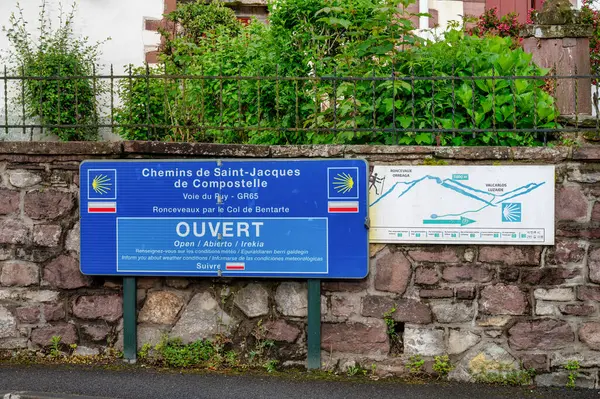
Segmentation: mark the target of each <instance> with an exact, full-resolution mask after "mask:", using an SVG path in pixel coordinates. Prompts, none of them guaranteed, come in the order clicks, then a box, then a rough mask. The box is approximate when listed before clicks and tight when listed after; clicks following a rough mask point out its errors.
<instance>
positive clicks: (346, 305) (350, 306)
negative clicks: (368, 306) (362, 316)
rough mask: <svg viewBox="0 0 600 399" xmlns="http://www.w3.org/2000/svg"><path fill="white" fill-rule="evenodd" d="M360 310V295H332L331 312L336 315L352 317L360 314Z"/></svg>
mask: <svg viewBox="0 0 600 399" xmlns="http://www.w3.org/2000/svg"><path fill="white" fill-rule="evenodd" d="M359 311H360V297H357V296H356V295H352V296H340V295H332V296H331V314H332V315H334V316H336V317H350V316H351V315H353V314H358V313H359Z"/></svg>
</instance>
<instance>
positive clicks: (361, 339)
mask: <svg viewBox="0 0 600 399" xmlns="http://www.w3.org/2000/svg"><path fill="white" fill-rule="evenodd" d="M321 331H322V332H321V334H322V340H321V348H322V349H323V350H326V351H332V352H342V353H344V352H349V353H360V354H368V355H385V354H387V353H388V351H389V349H390V348H389V343H388V337H387V334H386V328H385V324H384V323H383V322H382V323H376V324H362V323H323V324H322V326H321Z"/></svg>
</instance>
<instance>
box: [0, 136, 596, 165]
mask: <svg viewBox="0 0 600 399" xmlns="http://www.w3.org/2000/svg"><path fill="white" fill-rule="evenodd" d="M57 156H58V157H59V158H65V159H66V158H68V159H69V160H75V161H76V160H84V159H90V158H95V159H102V158H112V159H120V158H123V159H136V158H177V159H180V158H331V157H339V158H342V157H348V158H357V157H358V158H361V157H363V158H366V159H370V158H372V159H373V160H375V161H376V160H380V159H385V160H388V159H392V160H398V161H402V160H403V159H405V160H415V156H418V158H424V159H427V158H437V159H440V160H457V161H466V160H480V161H485V160H489V161H495V162H498V161H520V162H527V163H531V162H540V163H548V162H563V161H569V160H577V161H597V160H600V146H594V145H582V146H574V147H566V146H557V147H433V146H432V147H427V146H390V145H290V146H267V145H241V144H213V143H166V142H157V141H123V142H45V141H44V142H43V141H37V142H9V141H3V142H0V160H13V161H14V160H15V159H17V160H19V161H21V162H29V161H31V160H36V161H37V162H39V161H41V160H43V159H46V158H47V159H48V160H50V161H51V160H53V159H56V158H57ZM382 157H383V158H382ZM425 163H426V162H425Z"/></svg>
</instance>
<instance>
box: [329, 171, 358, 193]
mask: <svg viewBox="0 0 600 399" xmlns="http://www.w3.org/2000/svg"><path fill="white" fill-rule="evenodd" d="M333 188H334V189H335V191H337V192H338V193H340V194H346V193H348V192H349V191H351V190H352V188H354V179H353V178H352V176H350V175H349V174H348V173H338V175H337V176H336V177H334V178H333Z"/></svg>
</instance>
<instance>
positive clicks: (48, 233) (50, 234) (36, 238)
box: [33, 224, 62, 247]
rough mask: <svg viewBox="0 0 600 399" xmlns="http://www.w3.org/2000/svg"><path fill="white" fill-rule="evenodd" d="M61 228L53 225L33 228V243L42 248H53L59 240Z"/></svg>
mask: <svg viewBox="0 0 600 399" xmlns="http://www.w3.org/2000/svg"><path fill="white" fill-rule="evenodd" d="M60 233H62V228H61V227H60V226H58V225H54V224H38V225H35V226H33V242H34V243H35V244H37V245H41V246H43V247H55V246H57V245H58V241H59V240H60Z"/></svg>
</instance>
